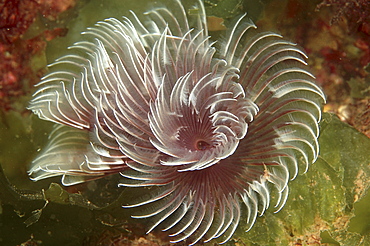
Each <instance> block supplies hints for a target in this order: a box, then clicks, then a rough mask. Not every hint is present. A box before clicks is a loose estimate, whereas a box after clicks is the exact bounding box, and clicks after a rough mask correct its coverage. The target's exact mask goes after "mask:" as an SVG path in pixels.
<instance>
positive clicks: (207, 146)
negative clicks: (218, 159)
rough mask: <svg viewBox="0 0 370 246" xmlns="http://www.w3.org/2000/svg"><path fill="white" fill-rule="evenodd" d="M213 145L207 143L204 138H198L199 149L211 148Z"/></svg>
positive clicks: (197, 147) (196, 145) (196, 146)
mask: <svg viewBox="0 0 370 246" xmlns="http://www.w3.org/2000/svg"><path fill="white" fill-rule="evenodd" d="M210 147H211V144H209V143H207V142H206V141H204V140H198V141H197V142H196V143H195V148H196V149H197V150H206V149H209V148H210Z"/></svg>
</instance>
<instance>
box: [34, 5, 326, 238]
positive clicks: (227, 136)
mask: <svg viewBox="0 0 370 246" xmlns="http://www.w3.org/2000/svg"><path fill="white" fill-rule="evenodd" d="M175 5H176V7H174V8H173V9H179V11H178V12H179V13H176V14H174V13H173V12H171V10H169V9H167V8H156V9H152V10H151V11H149V12H148V13H146V14H147V16H148V19H147V20H146V21H145V22H141V21H140V20H139V18H137V17H136V15H135V14H134V13H132V18H131V19H128V18H124V20H123V21H122V22H121V21H119V20H117V19H113V18H111V19H106V20H105V21H101V22H98V23H97V24H96V25H95V27H92V28H89V29H88V30H87V31H86V32H84V38H85V41H81V42H78V43H75V44H74V45H73V46H72V47H70V50H71V54H70V55H66V56H63V57H61V58H59V59H58V60H56V62H54V63H53V64H51V65H50V67H51V69H52V70H51V72H50V73H49V74H48V75H46V76H45V77H44V78H43V79H42V80H41V82H40V83H39V84H38V85H37V88H38V89H37V91H36V92H35V94H34V95H33V99H32V101H31V103H30V106H29V108H30V109H31V110H32V111H33V112H34V113H35V114H37V115H38V116H39V117H40V118H42V119H45V120H49V121H53V122H56V123H58V125H57V126H56V127H55V129H54V131H53V132H52V133H51V135H50V141H49V143H48V145H47V146H46V148H45V149H44V150H43V151H42V152H41V153H40V154H39V156H38V157H37V158H36V159H35V160H34V161H33V163H32V166H31V168H30V171H29V173H30V175H31V177H32V179H33V180H40V179H43V178H47V177H52V176H57V175H62V177H63V178H62V182H63V184H64V185H73V184H76V183H80V182H84V181H86V180H90V179H95V178H99V177H101V176H103V175H107V174H110V173H117V172H121V174H122V176H123V181H122V183H121V184H120V185H121V186H125V187H148V186H154V187H156V189H150V190H147V193H148V197H149V198H145V199H144V198H143V199H141V200H140V201H138V202H135V203H130V202H128V203H129V204H128V205H126V206H124V207H143V209H142V211H145V212H144V213H143V214H137V215H135V216H134V217H136V218H151V219H150V221H152V222H153V225H152V226H151V227H150V229H149V231H151V230H153V229H154V228H156V227H160V228H161V229H164V230H169V231H170V232H169V233H170V235H171V236H173V242H180V241H183V240H188V241H187V242H188V243H190V244H195V243H196V242H198V241H200V240H203V241H210V240H211V239H214V238H218V237H220V236H221V237H222V240H221V241H222V242H226V241H227V240H229V239H230V237H231V236H232V235H233V233H234V231H235V229H236V227H237V226H238V223H239V220H240V217H241V210H242V209H245V210H246V220H247V223H248V229H247V230H249V229H250V228H251V227H252V226H253V224H254V222H255V219H256V217H257V215H258V214H260V215H262V214H263V213H264V211H265V210H266V209H267V208H268V206H269V204H270V196H271V195H270V194H271V192H276V194H277V197H278V199H277V204H276V205H275V206H276V210H277V211H278V210H280V209H281V208H282V207H283V206H284V204H285V201H286V199H287V196H288V182H289V180H291V179H294V178H295V177H296V175H297V173H298V167H299V166H300V165H303V167H304V168H303V170H304V171H307V168H308V167H309V165H310V164H311V163H313V162H314V161H315V160H316V158H317V155H318V152H319V145H318V142H317V138H318V135H319V128H318V121H319V120H320V117H321V110H320V107H321V104H322V103H323V102H324V101H325V97H324V94H323V92H322V91H321V89H320V88H319V87H318V86H317V85H316V84H315V81H314V76H313V75H312V74H311V73H309V72H307V70H306V68H305V67H306V62H305V59H306V55H305V54H304V52H303V51H302V50H300V49H299V48H297V47H296V46H295V44H293V43H291V42H288V41H285V40H283V39H282V37H281V36H280V35H278V34H275V33H271V32H263V33H257V32H256V31H255V29H256V26H255V25H254V24H253V23H252V22H251V21H250V20H249V19H248V18H247V17H246V16H245V15H244V16H241V17H240V18H239V19H237V20H236V22H235V24H234V25H233V26H232V27H231V28H229V30H228V31H227V32H226V33H225V36H226V39H225V41H223V42H219V43H218V44H215V43H214V42H211V40H210V37H209V36H208V31H207V22H206V15H205V10H204V6H203V3H202V1H199V2H198V4H197V6H196V7H195V9H196V10H197V11H193V12H194V13H196V14H194V15H191V16H188V15H187V14H186V11H185V9H184V7H183V6H182V4H181V2H180V1H175ZM190 20H191V21H190ZM189 23H194V25H193V26H190V24H189ZM217 45H218V46H217ZM243 204H244V205H243Z"/></svg>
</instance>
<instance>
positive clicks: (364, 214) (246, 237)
mask: <svg viewBox="0 0 370 246" xmlns="http://www.w3.org/2000/svg"><path fill="white" fill-rule="evenodd" d="M7 119H8V120H10V119H11V121H12V127H10V126H8V127H7V128H6V127H5V126H4V124H3V125H2V126H1V127H0V129H1V132H2V135H1V136H11V135H18V138H15V139H20V140H21V141H18V140H17V141H16V140H14V141H16V142H18V144H19V146H16V147H17V148H18V147H22V148H25V149H27V148H28V149H31V150H28V151H29V152H32V151H35V152H37V146H38V142H39V141H40V140H38V141H36V140H32V139H36V137H35V136H36V135H34V133H35V132H37V133H38V134H39V133H41V132H44V131H46V129H45V125H42V124H41V122H42V121H39V120H37V119H33V117H31V118H30V119H28V118H27V117H26V118H24V117H23V116H21V115H18V116H17V114H15V113H12V114H9V115H8V118H7ZM28 120H29V121H31V122H28ZM3 121H4V119H3ZM32 121H36V122H37V124H34V123H32ZM320 127H321V135H320V138H319V142H320V146H321V150H320V156H319V158H318V160H317V161H316V162H315V163H314V164H313V165H312V166H311V167H310V168H309V170H308V172H307V173H305V174H300V175H299V176H298V177H297V178H296V179H295V180H293V181H292V182H290V184H289V187H290V194H289V198H288V200H287V203H286V205H285V206H284V208H283V209H282V210H281V211H280V212H278V213H274V210H275V209H274V208H273V205H274V204H273V203H272V205H271V207H270V208H269V209H268V210H267V211H266V212H265V214H264V215H263V216H262V217H259V218H257V221H256V224H255V225H254V226H253V228H252V229H251V230H250V231H249V232H245V231H244V229H245V228H244V226H245V219H243V218H245V216H243V217H242V219H241V224H240V226H239V227H238V229H237V232H236V233H235V235H234V236H233V238H232V240H231V241H230V242H228V243H226V245H236V244H239V245H240V244H243V245H294V243H302V244H303V245H309V244H310V243H311V244H314V243H318V242H320V241H321V243H326V245H368V243H369V242H370V241H369V237H370V223H369V218H370V212H369V209H368V204H369V200H370V195H369V193H368V189H369V186H370V182H369V180H370V178H369V177H370V168H369V160H370V153H369V151H368V150H369V148H370V140H369V139H368V138H367V137H366V136H364V135H363V134H361V133H359V132H358V131H357V130H355V129H353V128H352V127H350V126H349V125H347V124H345V123H343V122H341V121H340V120H339V119H338V118H337V117H336V116H334V115H331V114H326V113H325V114H324V115H323V119H322V122H321V124H320ZM40 128H41V129H40ZM4 134H5V135H4ZM31 135H32V136H31ZM41 135H43V134H41ZM43 138H45V137H43ZM43 141H45V139H43ZM27 142H28V143H27ZM7 144H8V145H9V142H8V141H7V140H6V139H5V138H0V146H2V147H4V146H6V145H7ZM27 146H28V147H27ZM30 146H31V147H30ZM2 153H4V152H2ZM9 153H10V152H9ZM19 158H20V159H21V160H20V162H22V161H23V160H24V157H23V158H21V157H19ZM12 159H13V160H14V159H16V158H15V157H14V156H13V157H12ZM26 159H29V157H28V158H26ZM1 164H2V166H3V167H4V169H8V168H9V166H11V165H12V163H10V162H9V161H6V158H4V156H2V163H1ZM23 165H24V163H23ZM24 169H25V168H24ZM8 176H10V178H9V177H6V176H5V175H0V180H1V182H0V185H1V188H0V200H1V204H2V210H1V211H2V213H1V217H0V218H1V223H0V240H1V241H2V242H4V243H6V244H5V245H9V244H10V245H11V244H17V243H18V244H19V243H21V242H24V241H26V240H27V239H29V238H30V235H31V234H32V235H33V236H34V237H35V238H36V239H37V240H40V241H42V242H43V243H44V244H52V243H55V242H59V240H60V237H62V236H61V232H60V230H61V231H64V233H69V234H68V236H66V235H65V236H63V237H62V238H63V240H62V241H63V242H64V243H66V245H79V243H82V242H83V241H84V240H87V239H86V238H90V237H92V238H94V237H93V235H95V236H96V235H99V233H100V232H101V231H103V230H108V231H110V230H117V225H120V223H121V224H122V223H124V222H122V221H126V222H125V223H131V224H134V223H136V224H141V223H142V222H143V221H140V220H131V219H130V218H129V215H130V214H131V212H132V211H131V210H130V209H123V208H121V205H122V204H124V203H126V202H125V200H126V198H127V197H130V196H133V194H132V192H131V193H130V189H126V190H125V189H122V188H118V187H116V184H117V182H118V181H119V180H118V179H119V177H118V176H115V178H113V180H112V179H110V178H108V179H103V180H102V181H93V183H94V182H101V183H97V184H94V185H91V184H89V185H87V186H81V187H79V189H80V191H79V192H78V193H73V192H72V193H71V190H70V191H69V192H67V191H66V190H65V189H64V188H62V186H60V185H59V184H57V183H52V182H51V181H50V180H46V181H42V182H36V183H34V182H31V181H29V180H28V179H27V177H26V176H25V175H24V176H22V177H21V179H22V180H23V181H22V182H19V181H17V182H16V177H14V176H12V175H8ZM113 176H114V175H113ZM8 179H9V181H8ZM18 179H19V178H18ZM14 183H19V184H21V185H20V187H23V188H24V187H27V190H25V189H19V187H16V186H14V185H13V184H14ZM113 183H114V184H115V185H114V184H113ZM103 184H105V185H103ZM106 184H111V185H112V186H110V187H107V189H105V190H96V187H104V186H106ZM91 187H94V188H91ZM114 187H115V188H114ZM107 191H111V193H112V194H113V195H112V194H110V195H109V196H108V197H109V199H108V200H107V199H106V200H104V202H101V203H99V198H98V197H99V196H100V195H101V194H104V192H105V193H106V192H107ZM113 191H114V192H113ZM122 191H123V193H122ZM135 192H136V191H135ZM144 192H145V191H144ZM102 199H103V198H102ZM273 200H274V199H273ZM91 201H94V202H91ZM127 220H129V222H127ZM118 227H119V226H118ZM142 227H143V228H145V225H142ZM46 228H47V229H46ZM119 228H121V227H119ZM9 230H17V231H18V233H17V235H18V236H17V238H11V237H9V236H7V235H11V234H8V233H10V231H9ZM98 232H99V233H98ZM48 233H49V234H50V233H51V235H49V234H48ZM119 233H122V232H121V231H119ZM125 233H127V232H125ZM140 233H144V231H140ZM129 234H130V233H129ZM89 240H92V239H89ZM89 240H88V241H89ZM94 240H96V238H95V239H94ZM92 241H93V240H92ZM212 243H213V242H211V244H210V245H212ZM90 245H92V244H90Z"/></svg>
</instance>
